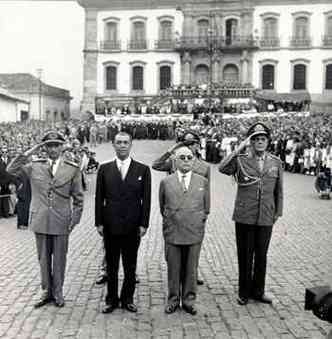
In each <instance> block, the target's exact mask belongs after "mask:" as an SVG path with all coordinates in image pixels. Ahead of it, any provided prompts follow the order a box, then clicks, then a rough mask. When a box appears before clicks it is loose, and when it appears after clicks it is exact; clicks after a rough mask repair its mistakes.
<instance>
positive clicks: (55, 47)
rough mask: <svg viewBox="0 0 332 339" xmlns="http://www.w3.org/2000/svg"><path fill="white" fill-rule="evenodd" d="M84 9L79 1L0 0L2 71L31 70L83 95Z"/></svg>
mask: <svg viewBox="0 0 332 339" xmlns="http://www.w3.org/2000/svg"><path fill="white" fill-rule="evenodd" d="M83 46H84V9H83V8H82V7H81V6H79V5H78V3H77V2H76V1H68V0H67V1H36V0H34V1H16V0H0V73H30V74H33V75H35V76H37V69H38V68H41V69H42V80H43V81H44V82H46V83H47V84H49V85H52V86H56V87H61V88H64V89H68V90H69V91H70V94H71V96H72V97H73V100H72V102H71V108H72V109H73V110H77V109H78V108H79V104H80V100H81V99H82V91H83V88H82V83H83Z"/></svg>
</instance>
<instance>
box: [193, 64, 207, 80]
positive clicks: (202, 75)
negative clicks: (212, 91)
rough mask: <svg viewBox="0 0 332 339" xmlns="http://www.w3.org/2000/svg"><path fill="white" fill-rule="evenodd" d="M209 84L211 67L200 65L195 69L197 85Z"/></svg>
mask: <svg viewBox="0 0 332 339" xmlns="http://www.w3.org/2000/svg"><path fill="white" fill-rule="evenodd" d="M208 82H209V67H208V66H206V65H198V66H197V67H196V68H195V83H196V84H197V85H202V84H207V83H208Z"/></svg>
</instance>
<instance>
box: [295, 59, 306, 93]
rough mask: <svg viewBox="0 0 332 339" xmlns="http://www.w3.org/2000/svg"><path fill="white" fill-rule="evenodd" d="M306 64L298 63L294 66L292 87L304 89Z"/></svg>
mask: <svg viewBox="0 0 332 339" xmlns="http://www.w3.org/2000/svg"><path fill="white" fill-rule="evenodd" d="M306 70H307V67H306V65H303V64H298V65H295V66H294V81H293V89H306Z"/></svg>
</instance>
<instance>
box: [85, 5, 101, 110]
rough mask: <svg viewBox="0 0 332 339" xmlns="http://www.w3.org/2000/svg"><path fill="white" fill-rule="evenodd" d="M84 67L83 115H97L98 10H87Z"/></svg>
mask: <svg viewBox="0 0 332 339" xmlns="http://www.w3.org/2000/svg"><path fill="white" fill-rule="evenodd" d="M83 55H84V65H83V99H82V102H81V113H84V112H86V111H90V112H92V113H95V97H96V95H97V60H98V46H97V10H91V9H86V10H85V44H84V50H83Z"/></svg>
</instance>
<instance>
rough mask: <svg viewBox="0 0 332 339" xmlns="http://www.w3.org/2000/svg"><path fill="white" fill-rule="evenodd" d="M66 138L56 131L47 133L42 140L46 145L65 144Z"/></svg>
mask: <svg viewBox="0 0 332 339" xmlns="http://www.w3.org/2000/svg"><path fill="white" fill-rule="evenodd" d="M65 141H66V139H65V137H64V136H63V135H62V134H61V133H60V132H58V131H56V130H51V131H47V132H46V133H45V135H44V136H43V138H42V142H43V143H44V144H51V143H52V144H64V143H65Z"/></svg>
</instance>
